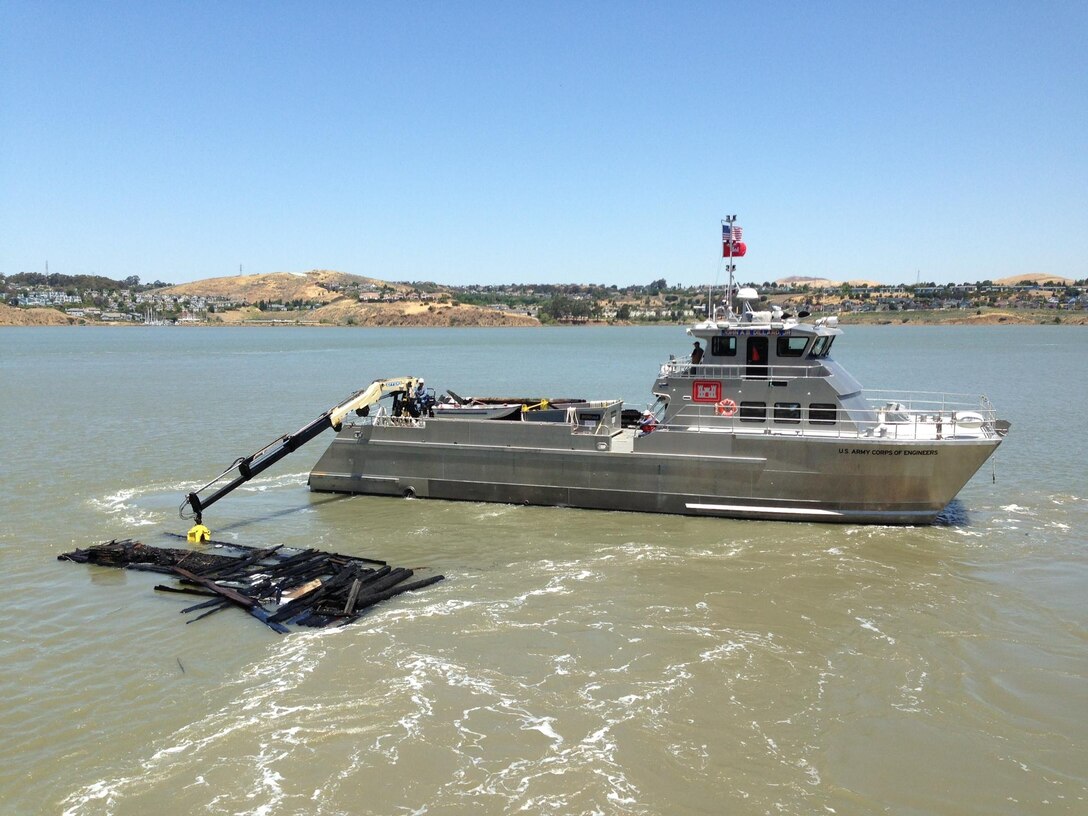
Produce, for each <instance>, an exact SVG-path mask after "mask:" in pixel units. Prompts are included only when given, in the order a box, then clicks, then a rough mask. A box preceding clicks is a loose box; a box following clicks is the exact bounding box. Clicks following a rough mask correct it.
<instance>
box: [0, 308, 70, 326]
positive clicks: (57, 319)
mask: <svg viewBox="0 0 1088 816" xmlns="http://www.w3.org/2000/svg"><path fill="white" fill-rule="evenodd" d="M72 322H73V321H72V318H70V317H68V316H67V315H65V314H63V313H62V312H58V311H57V310H56V309H16V308H15V307H14V306H8V305H7V304H6V303H0V326H69V325H71V324H72Z"/></svg>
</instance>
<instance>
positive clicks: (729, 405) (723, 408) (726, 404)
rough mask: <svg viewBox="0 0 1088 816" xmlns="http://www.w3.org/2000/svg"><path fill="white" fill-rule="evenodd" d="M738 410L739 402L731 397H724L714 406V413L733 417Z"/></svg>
mask: <svg viewBox="0 0 1088 816" xmlns="http://www.w3.org/2000/svg"><path fill="white" fill-rule="evenodd" d="M736 412H737V404H736V403H735V402H733V400H731V399H723V400H722V401H721V402H719V403H718V404H717V405H715V406H714V413H716V414H717V415H718V416H724V417H731V416H733V414H735V413H736Z"/></svg>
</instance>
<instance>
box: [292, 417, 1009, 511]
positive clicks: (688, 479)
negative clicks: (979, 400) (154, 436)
mask: <svg viewBox="0 0 1088 816" xmlns="http://www.w3.org/2000/svg"><path fill="white" fill-rule="evenodd" d="M998 444H1000V440H999V439H965V440H956V441H955V442H950V441H948V440H944V441H942V442H941V443H939V444H933V443H929V442H926V441H904V442H889V441H887V440H863V439H842V438H835V437H833V436H829V437H827V438H819V437H813V436H797V437H793V438H791V437H790V436H786V435H780V434H764V433H751V434H740V433H738V434H725V433H712V432H707V431H705V430H704V431H695V430H693V431H687V432H685V431H677V430H670V431H661V432H655V433H653V434H649V435H646V436H637V435H636V434H635V432H634V431H632V430H630V429H624V430H620V431H616V432H614V433H611V434H608V435H601V434H594V433H584V432H578V430H577V429H572V428H571V426H569V425H566V424H563V423H520V422H519V423H513V422H488V421H473V420H461V421H457V422H444V421H433V420H432V421H422V422H416V423H412V424H404V425H396V424H389V425H372V424H362V425H349V426H346V427H344V428H343V429H342V430H341V431H340V433H339V434H338V435H337V437H336V438H335V439H334V440H333V441H332V443H331V444H330V446H329V447H328V449H327V450H326V451H325V453H324V455H323V456H322V457H321V458H320V460H319V461H318V462H317V464H316V465H315V466H314V469H313V471H312V472H311V474H310V480H309V484H310V488H311V489H312V490H314V491H331V492H338V493H358V494H370V495H380V496H415V497H419V498H433V499H448V500H461V501H483V502H502V503H513V504H532V505H546V506H559V507H580V508H590V509H598V510H621V511H633V512H650V513H672V514H679V515H690V516H719V517H727V518H750V519H775V520H790V521H822V522H849V523H875V524H927V523H931V522H933V521H934V520H935V519H936V517H937V516H938V514H939V513H940V512H941V511H942V510H944V509H945V507H946V506H947V505H948V504H949V502H950V501H951V500H952V499H953V498H954V497H955V496H956V494H957V493H958V492H959V491H960V489H961V488H962V487H963V486H964V485H965V484H966V483H967V481H968V480H969V479H970V478H971V477H972V476H973V475H974V474H975V473H976V472H977V471H978V469H979V468H980V467H981V466H982V464H983V463H984V462H985V461H986V459H987V458H988V457H989V456H990V455H991V454H992V453H993V451H994V450H995V449H996V448H997V446H998Z"/></svg>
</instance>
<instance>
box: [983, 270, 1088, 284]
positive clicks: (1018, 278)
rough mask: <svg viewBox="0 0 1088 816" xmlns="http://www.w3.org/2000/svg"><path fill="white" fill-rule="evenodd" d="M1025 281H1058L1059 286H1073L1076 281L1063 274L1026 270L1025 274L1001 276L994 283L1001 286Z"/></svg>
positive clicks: (1040, 282)
mask: <svg viewBox="0 0 1088 816" xmlns="http://www.w3.org/2000/svg"><path fill="white" fill-rule="evenodd" d="M1025 281H1035V282H1036V283H1039V284H1044V283H1056V284H1058V285H1059V286H1072V285H1073V284H1074V283H1076V281H1074V280H1073V279H1072V278H1063V277H1062V276H1061V275H1044V274H1043V273H1042V272H1026V273H1024V274H1023V275H1013V276H1012V277H1008V278H1000V279H998V280H995V281H994V283H996V284H999V285H1000V286H1016V285H1017V284H1019V283H1024V282H1025Z"/></svg>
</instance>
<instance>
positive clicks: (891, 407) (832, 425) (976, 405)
mask: <svg viewBox="0 0 1088 816" xmlns="http://www.w3.org/2000/svg"><path fill="white" fill-rule="evenodd" d="M658 430H673V431H685V432H691V431H695V432H707V433H734V434H737V435H751V434H762V435H775V436H800V437H813V438H821V439H827V438H834V439H853V440H859V439H893V440H894V439H898V440H904V441H906V440H910V441H924V440H933V441H939V440H947V439H979V438H993V437H995V436H998V435H1001V423H1000V422H999V420H998V418H997V412H996V410H995V409H994V407H993V405H992V404H991V403H990V401H989V399H987V398H986V397H985V396H981V395H970V394H948V393H937V392H924V391H913V392H903V391H862V392H861V395H860V399H859V400H857V401H856V402H854V403H852V404H847V405H844V406H837V407H836V406H832V405H827V404H805V403H798V402H790V401H783V402H777V403H770V404H768V403H765V402H741V403H740V405H736V404H732V403H730V404H710V403H689V404H685V405H684V407H683V408H682V409H681V410H680V411H679V412H678V413H677V414H676V415H674V416H673V417H671V418H670V420H669V422H668V423H665V424H661V425H659V426H658Z"/></svg>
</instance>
